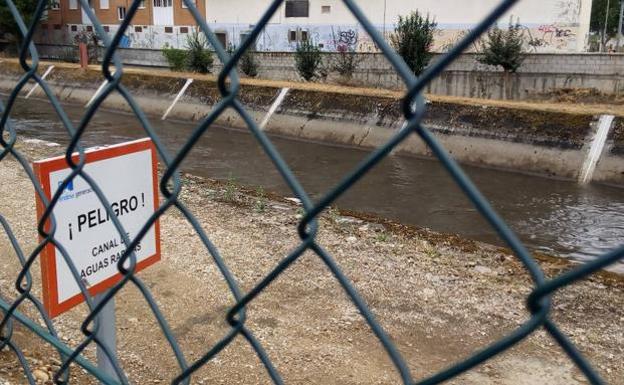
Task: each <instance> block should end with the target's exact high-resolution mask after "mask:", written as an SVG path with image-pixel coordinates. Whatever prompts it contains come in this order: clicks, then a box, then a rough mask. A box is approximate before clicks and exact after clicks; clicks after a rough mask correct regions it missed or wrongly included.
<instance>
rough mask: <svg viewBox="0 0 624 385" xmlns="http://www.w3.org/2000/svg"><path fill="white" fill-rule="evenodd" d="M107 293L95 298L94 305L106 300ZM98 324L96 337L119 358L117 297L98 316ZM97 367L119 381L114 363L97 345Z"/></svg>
mask: <svg viewBox="0 0 624 385" xmlns="http://www.w3.org/2000/svg"><path fill="white" fill-rule="evenodd" d="M106 293H107V292H104V293H101V294H98V295H96V296H94V297H93V299H94V305H96V306H97V305H98V304H99V303H100V302H102V300H103V299H104V296H106ZM97 317H98V324H99V328H98V330H97V333H96V336H97V338H98V341H100V343H102V344H103V345H104V346H106V348H107V349H108V351H109V352H110V353H111V354H113V355H114V356H115V357H116V356H117V330H116V328H115V297H113V298H111V299H110V300H109V301H108V303H107V304H106V305H105V306H104V307H103V308H102V310H101V311H100V313H99V314H98V316H97ZM96 355H97V366H98V369H100V370H101V371H102V372H103V373H106V374H107V375H109V376H110V377H111V378H114V379H116V380H119V377H117V373H116V372H115V367H114V366H113V363H112V362H111V360H110V359H109V358H108V356H107V355H106V353H105V352H104V349H102V347H100V345H97V352H96Z"/></svg>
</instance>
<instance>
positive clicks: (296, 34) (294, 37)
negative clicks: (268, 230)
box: [288, 28, 309, 43]
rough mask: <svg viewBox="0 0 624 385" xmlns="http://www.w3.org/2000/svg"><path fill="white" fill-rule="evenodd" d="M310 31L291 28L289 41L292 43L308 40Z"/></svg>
mask: <svg viewBox="0 0 624 385" xmlns="http://www.w3.org/2000/svg"><path fill="white" fill-rule="evenodd" d="M308 36H309V35H308V31H307V30H305V29H300V28H298V29H291V30H290V31H288V41H289V42H291V43H299V42H301V41H307V40H308Z"/></svg>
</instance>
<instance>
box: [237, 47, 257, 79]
mask: <svg viewBox="0 0 624 385" xmlns="http://www.w3.org/2000/svg"><path fill="white" fill-rule="evenodd" d="M240 68H241V71H243V73H244V74H245V75H247V76H249V77H252V78H255V77H256V76H258V62H257V61H256V53H255V52H254V51H250V50H247V51H245V53H244V54H243V56H241V59H240Z"/></svg>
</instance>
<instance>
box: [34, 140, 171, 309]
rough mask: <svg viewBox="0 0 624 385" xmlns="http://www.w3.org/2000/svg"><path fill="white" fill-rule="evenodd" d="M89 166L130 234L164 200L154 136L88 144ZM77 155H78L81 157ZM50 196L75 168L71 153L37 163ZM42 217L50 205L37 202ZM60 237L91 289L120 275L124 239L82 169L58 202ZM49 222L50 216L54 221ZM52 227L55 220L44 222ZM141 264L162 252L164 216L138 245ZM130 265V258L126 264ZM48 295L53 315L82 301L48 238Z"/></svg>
mask: <svg viewBox="0 0 624 385" xmlns="http://www.w3.org/2000/svg"><path fill="white" fill-rule="evenodd" d="M85 154H86V164H85V167H84V172H85V173H86V174H87V175H89V176H90V177H91V178H92V179H93V180H94V181H95V183H96V184H97V185H98V186H99V188H100V189H101V190H102V192H103V193H104V196H105V197H106V199H107V200H108V203H109V204H110V205H111V209H112V211H113V212H114V213H115V215H116V216H117V218H118V219H119V221H120V222H121V224H122V226H123V227H124V229H125V231H126V232H127V235H128V238H129V239H130V240H132V239H133V238H134V237H135V236H136V235H137V234H138V232H139V231H140V230H141V228H142V227H143V226H144V225H145V223H146V222H147V221H148V220H149V218H150V216H151V215H152V214H153V213H154V211H155V210H156V209H157V208H158V187H157V184H158V176H157V157H156V151H155V149H154V145H153V143H152V141H151V140H149V139H143V140H138V141H134V142H128V143H123V144H119V145H115V146H110V147H104V148H98V149H94V150H88V151H86V153H85ZM75 161H76V162H77V157H75ZM34 169H35V173H36V174H37V176H38V178H39V181H40V182H41V185H42V188H43V190H44V192H45V194H46V196H47V197H48V200H50V199H51V197H52V196H54V194H55V193H56V192H57V190H58V189H59V187H60V186H61V184H62V183H63V181H64V179H65V178H66V177H67V176H68V175H69V174H70V173H71V171H72V170H71V169H70V168H69V166H68V165H67V163H66V161H65V157H64V156H62V157H57V158H52V159H46V160H43V161H39V162H36V163H35V164H34ZM37 203H38V204H37V211H38V218H41V217H42V215H43V213H44V207H43V203H42V202H41V201H40V200H38V202H37ZM52 212H53V214H54V218H55V220H56V232H55V234H54V238H55V239H56V241H57V242H58V243H59V244H60V245H62V247H63V248H64V249H65V251H66V254H67V255H68V256H69V258H70V259H71V261H72V262H73V265H74V266H75V268H76V270H77V272H78V274H79V276H80V279H81V280H82V282H83V283H84V284H85V286H86V287H87V288H88V290H89V293H90V294H91V295H96V294H99V293H101V292H103V291H105V290H107V289H109V288H110V287H112V286H113V285H114V284H115V283H117V282H118V281H119V280H120V279H121V278H122V276H121V274H120V273H119V271H118V267H117V262H118V261H119V259H120V258H121V257H122V256H123V254H124V252H125V250H126V247H125V244H124V241H123V239H122V237H121V235H120V234H119V232H118V230H117V228H116V227H115V225H114V224H113V221H112V220H111V216H110V215H109V214H108V212H107V210H106V209H105V208H104V205H103V204H102V202H100V200H99V199H98V196H97V195H96V193H95V192H94V191H93V190H92V188H91V187H90V186H89V184H88V183H87V182H86V180H84V179H83V178H82V177H80V176H77V177H76V178H74V179H73V181H72V182H71V183H70V184H68V185H67V186H66V187H65V189H64V191H63V193H62V195H61V197H60V198H59V200H58V202H57V204H56V206H54V209H53V211H52ZM48 222H49V221H48ZM46 225H47V226H46V229H48V228H49V227H48V225H49V223H47V224H46ZM134 251H135V253H136V257H137V271H138V270H141V269H144V268H145V267H147V266H149V265H151V264H153V263H155V262H157V261H158V260H159V259H160V233H159V223H158V221H156V222H155V223H154V225H152V226H151V227H150V229H149V230H148V232H147V233H146V234H145V236H144V237H143V238H142V239H141V242H140V243H139V244H138V245H137V246H136V248H135V249H134ZM128 266H129V259H128V260H127V261H126V262H125V264H124V267H128ZM41 270H42V276H43V300H44V301H43V302H44V306H45V308H46V310H47V311H48V314H49V315H50V316H51V317H55V316H57V315H58V314H61V313H63V312H65V311H67V310H69V309H70V308H72V307H74V306H76V305H78V304H79V303H81V302H82V301H84V297H83V295H82V294H81V292H80V288H79V286H78V284H77V282H76V280H75V278H74V276H73V274H72V273H71V270H70V268H69V265H68V264H67V263H66V261H65V259H64V257H63V255H62V254H61V252H60V251H59V250H58V248H56V247H54V245H52V244H51V243H49V244H48V245H47V246H46V248H45V249H44V251H43V252H42V255H41Z"/></svg>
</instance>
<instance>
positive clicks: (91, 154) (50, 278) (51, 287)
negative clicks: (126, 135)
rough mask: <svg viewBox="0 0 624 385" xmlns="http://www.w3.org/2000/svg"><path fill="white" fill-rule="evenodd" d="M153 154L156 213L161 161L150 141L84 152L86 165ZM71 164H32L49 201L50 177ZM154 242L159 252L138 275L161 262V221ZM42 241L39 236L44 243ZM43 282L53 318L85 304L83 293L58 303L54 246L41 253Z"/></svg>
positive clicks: (105, 285)
mask: <svg viewBox="0 0 624 385" xmlns="http://www.w3.org/2000/svg"><path fill="white" fill-rule="evenodd" d="M145 150H150V151H151V155H152V180H153V187H154V188H153V192H154V211H156V210H158V207H159V204H160V202H159V198H158V158H157V154H156V147H155V146H154V143H153V142H152V140H151V139H149V138H145V139H139V140H135V141H132V142H126V143H121V144H117V145H113V146H109V147H102V148H94V149H90V150H87V151H85V164H88V163H93V162H97V161H101V160H106V159H111V158H116V157H118V156H123V155H128V154H133V153H136V152H142V151H145ZM72 159H73V160H74V161H75V162H78V160H79V156H78V154H77V153H76V154H73V155H72ZM68 167H69V166H68V164H67V162H66V161H65V156H58V157H55V158H50V159H45V160H41V161H37V162H33V171H34V172H35V175H36V176H37V178H38V179H39V183H41V187H42V188H43V192H44V193H45V195H46V197H47V198H48V200H50V199H52V190H51V186H50V173H52V172H55V171H58V170H62V169H65V168H68ZM35 199H36V201H37V223H39V221H41V218H42V216H43V213H44V212H45V208H44V205H43V202H42V201H41V199H39V196H38V195H37V194H36V193H35ZM153 226H154V231H155V239H156V252H155V253H154V254H153V255H151V256H149V257H148V258H145V259H143V260H142V261H140V262H138V263H137V265H136V271H140V270H143V269H145V268H146V267H148V266H151V265H153V264H154V263H156V262H158V261H160V258H161V249H160V220H159V219H157V220H156V221H155V222H154V224H153ZM44 228H45V231H46V232H48V231H49V229H50V223H49V221H46V223H45V227H44ZM42 240H43V237H41V236H39V241H40V242H41V241H42ZM40 265H41V278H42V288H43V306H44V308H45V309H46V311H47V312H48V315H49V316H50V317H51V318H53V317H56V316H58V315H59V314H62V313H64V312H66V311H68V310H70V309H71V308H73V307H75V306H77V305H79V304H81V303H82V302H83V301H84V297H83V295H82V293H79V294H76V295H75V296H73V297H71V298H69V299H67V300H65V301H63V302H60V303H59V300H58V287H57V284H56V247H54V245H53V244H52V243H48V244H47V245H46V246H45V248H44V249H43V250H42V251H41V263H40ZM122 277H123V276H122V275H121V273H119V272H117V274H115V275H113V276H112V277H109V278H107V279H105V280H103V281H101V282H99V283H97V284H95V285H93V286H91V287H89V288H88V292H89V294H91V295H92V296H93V295H96V294H99V293H102V292H103V291H106V290H107V289H109V288H111V287H112V286H114V285H115V284H116V283H117V282H119V281H120V280H121V279H122Z"/></svg>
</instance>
